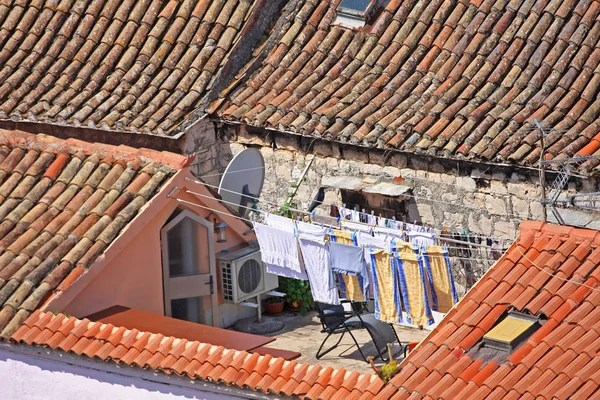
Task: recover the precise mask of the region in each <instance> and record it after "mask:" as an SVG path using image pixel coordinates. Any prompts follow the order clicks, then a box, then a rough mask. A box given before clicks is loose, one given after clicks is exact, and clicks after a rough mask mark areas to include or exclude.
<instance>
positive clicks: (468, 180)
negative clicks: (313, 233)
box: [186, 121, 600, 239]
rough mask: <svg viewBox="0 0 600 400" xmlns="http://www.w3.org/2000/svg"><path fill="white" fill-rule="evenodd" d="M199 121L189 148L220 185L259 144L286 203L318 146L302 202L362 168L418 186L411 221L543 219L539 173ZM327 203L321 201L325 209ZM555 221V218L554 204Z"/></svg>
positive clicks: (495, 229)
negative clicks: (468, 166)
mask: <svg viewBox="0 0 600 400" xmlns="http://www.w3.org/2000/svg"><path fill="white" fill-rule="evenodd" d="M194 129H195V131H193V132H190V133H191V134H188V137H187V140H186V142H187V143H186V149H187V151H188V152H192V151H197V159H196V162H195V163H194V164H193V165H192V171H193V172H194V173H195V174H196V175H197V176H200V177H202V178H203V179H204V180H205V181H206V182H207V183H209V184H211V185H218V182H219V180H220V176H219V173H222V172H223V171H224V169H225V168H226V167H227V164H228V163H229V161H230V160H231V159H232V158H233V156H234V155H235V154H237V153H239V152H240V151H242V150H243V149H245V148H246V147H248V146H254V147H259V148H260V151H261V153H262V155H263V157H264V159H265V164H266V180H265V186H264V188H263V194H262V196H263V198H264V200H265V201H267V202H272V203H276V204H280V203H283V201H284V200H285V198H286V195H287V193H288V192H289V191H290V188H291V183H292V182H295V181H296V180H297V179H298V178H299V176H300V174H301V173H302V171H303V169H304V167H305V165H306V162H307V159H309V158H310V157H312V156H313V154H316V159H315V161H314V162H313V164H312V166H311V168H310V170H309V171H308V173H307V175H306V178H307V180H306V182H304V183H303V184H301V185H300V188H299V190H298V193H297V195H296V198H295V201H297V202H298V206H299V208H300V209H306V208H307V207H308V205H309V204H310V202H311V200H312V199H313V197H314V196H315V194H316V191H317V189H318V188H319V187H320V186H321V185H322V183H323V180H324V178H325V179H327V178H329V177H334V176H345V177H346V176H347V177H357V176H360V177H363V178H365V179H372V180H373V181H393V180H394V178H397V177H401V178H402V179H405V180H407V181H408V182H410V183H411V184H412V186H413V190H412V195H411V196H412V197H411V199H410V201H409V209H408V211H409V212H408V215H407V220H408V221H414V220H417V221H420V222H422V223H425V224H429V225H433V226H434V227H436V228H442V227H448V228H452V229H454V228H459V229H468V230H470V231H472V232H474V233H478V234H483V235H490V236H494V237H502V238H510V239H512V238H514V237H515V236H516V235H517V229H518V226H519V223H520V221H522V220H524V219H533V220H542V219H543V206H542V205H541V203H540V202H539V199H540V187H539V184H538V177H537V173H529V174H527V173H519V172H510V173H507V172H503V171H494V172H489V167H487V168H483V167H481V168H480V169H477V168H476V169H473V170H471V171H470V173H468V174H465V173H464V171H460V170H450V169H449V167H448V166H447V165H443V164H442V162H441V161H433V162H423V161H418V160H412V159H411V160H409V159H408V157H407V155H404V154H393V155H391V156H390V157H388V159H387V160H385V162H384V160H383V157H382V156H381V155H380V154H377V153H375V152H369V151H359V150H355V149H354V148H353V147H352V146H348V147H346V148H344V149H343V155H341V154H339V153H340V152H339V151H336V146H330V145H328V144H327V143H325V144H322V143H318V144H315V145H314V146H313V147H312V149H311V150H312V151H311V152H310V154H308V155H305V154H304V153H303V152H302V151H299V149H298V145H297V139H296V138H294V137H292V138H290V139H287V138H286V137H285V136H278V137H277V138H276V148H275V149H273V143H272V142H271V141H269V140H265V139H264V138H262V137H260V136H258V135H252V134H248V133H247V132H245V129H239V127H235V126H234V127H225V128H220V129H215V126H214V125H213V123H211V122H209V121H203V123H202V124H199V125H197V126H196V127H194ZM217 131H218V132H217ZM232 132H233V133H232ZM287 136H292V135H287ZM551 179H552V178H551V177H549V181H550V180H551ZM588 186H589V187H587V188H584V190H586V189H587V190H588V191H591V190H597V189H594V187H593V186H594V184H593V182H591V181H590V183H589V184H588ZM567 192H568V193H571V194H572V193H574V192H575V186H574V184H571V185H570V188H569V190H568V191H566V192H565V195H566V194H567ZM563 197H564V195H563ZM334 201H337V202H338V203H341V198H340V192H339V190H337V189H327V190H326V198H325V202H326V203H331V202H334ZM324 211H326V210H325V208H324V207H321V209H320V211H319V213H322V212H324ZM561 215H562V216H563V218H564V219H565V221H566V222H567V223H568V224H572V225H578V226H587V227H590V228H594V229H600V222H599V221H596V218H595V215H594V214H593V213H589V212H582V211H578V210H575V209H562V210H561ZM548 221H549V222H556V220H555V219H554V217H553V215H552V213H551V212H550V211H549V210H548Z"/></svg>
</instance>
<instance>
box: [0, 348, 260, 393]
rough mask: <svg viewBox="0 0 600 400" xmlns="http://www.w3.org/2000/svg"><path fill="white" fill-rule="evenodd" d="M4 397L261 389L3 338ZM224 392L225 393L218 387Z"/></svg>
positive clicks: (0, 355) (0, 367) (0, 370)
mask: <svg viewBox="0 0 600 400" xmlns="http://www.w3.org/2000/svg"><path fill="white" fill-rule="evenodd" d="M0 376H1V377H2V380H3V382H4V384H3V385H2V391H1V392H2V396H1V398H2V399H11V400H21V399H27V400H32V399H86V400H87V399H111V400H121V399H123V400H135V399H144V400H166V399H169V400H172V399H203V400H224V399H236V398H237V399H239V398H260V397H263V396H261V395H260V394H258V393H254V392H249V391H248V392H247V393H243V392H242V391H241V390H236V389H231V388H228V387H227V386H224V385H219V386H218V387H217V386H216V385H212V384H209V383H204V382H197V383H191V382H190V381H189V379H188V380H185V379H182V378H179V377H176V376H173V377H168V376H166V375H165V374H162V373H154V372H153V371H145V370H141V369H136V368H132V367H127V366H125V367H117V365H116V364H114V363H112V362H106V363H104V362H99V361H93V360H89V359H85V358H84V357H76V356H73V355H70V354H64V353H62V352H54V351H49V350H47V349H43V348H27V347H25V346H9V345H6V344H4V343H3V344H0ZM219 392H220V393H219Z"/></svg>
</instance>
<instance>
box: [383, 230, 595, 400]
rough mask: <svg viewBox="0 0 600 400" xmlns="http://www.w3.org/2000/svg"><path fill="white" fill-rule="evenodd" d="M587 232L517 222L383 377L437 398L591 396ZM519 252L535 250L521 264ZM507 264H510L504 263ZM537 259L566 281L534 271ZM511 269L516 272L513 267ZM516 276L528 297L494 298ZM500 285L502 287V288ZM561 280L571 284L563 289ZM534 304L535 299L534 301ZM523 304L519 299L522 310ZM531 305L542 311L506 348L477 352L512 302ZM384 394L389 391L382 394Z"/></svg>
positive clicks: (401, 392)
mask: <svg viewBox="0 0 600 400" xmlns="http://www.w3.org/2000/svg"><path fill="white" fill-rule="evenodd" d="M555 228H556V229H555ZM587 232H588V231H587V230H585V229H573V228H567V229H564V228H563V227H558V226H555V225H550V224H544V223H534V222H523V223H522V225H521V234H520V236H519V238H518V239H517V241H516V242H515V244H514V245H513V249H512V250H510V251H509V252H507V253H506V254H504V255H503V256H502V258H501V259H500V260H498V262H497V263H496V264H495V266H494V267H492V269H491V270H490V271H489V272H488V273H487V274H486V275H485V277H484V278H482V280H480V281H479V282H477V284H476V285H475V286H474V287H473V289H472V290H471V291H470V292H469V293H468V294H467V295H466V296H465V297H464V298H463V299H462V300H461V302H460V303H459V304H458V305H457V307H456V309H455V312H454V313H449V314H448V315H447V316H446V318H445V319H444V320H442V321H441V322H440V323H439V325H438V327H437V328H436V329H435V330H434V331H433V332H431V333H430V334H429V336H428V337H427V338H425V339H424V342H423V343H424V344H423V345H421V346H419V347H417V348H416V349H415V350H414V351H413V352H412V353H410V355H409V356H408V358H407V359H406V360H405V361H403V363H402V364H401V366H402V370H401V372H400V373H399V374H398V375H397V376H396V377H394V378H393V379H392V380H391V384H392V385H393V386H394V387H396V388H398V389H397V391H396V394H397V395H398V396H400V398H411V396H412V398H417V397H419V398H424V397H425V396H431V397H432V398H444V399H449V398H509V399H513V398H515V399H516V398H546V399H549V398H551V397H552V396H557V394H558V393H560V394H561V395H560V396H558V398H567V397H568V398H571V397H574V398H577V397H578V396H579V398H584V397H585V396H588V397H589V396H591V395H592V394H594V395H597V393H596V391H597V390H598V386H599V385H600V374H598V373H597V372H596V371H597V368H598V365H600V357H598V354H600V336H599V335H600V330H597V327H598V326H600V322H599V318H600V314H598V315H596V312H595V306H596V305H597V304H598V303H599V302H600V295H598V293H597V292H598V290H600V285H599V282H598V280H596V278H595V277H593V276H591V275H592V274H594V272H596V271H597V268H596V266H597V265H600V263H599V262H598V260H596V261H591V260H590V257H591V256H592V255H593V254H595V253H597V251H596V248H597V246H598V244H597V243H595V242H591V241H590V240H588V237H589V235H588V234H587ZM583 243H585V246H588V249H587V250H586V251H583V250H582V249H581V245H582V244H583ZM533 249H536V250H533ZM533 251H535V252H536V253H532V252H533ZM550 251H552V252H555V251H556V254H560V257H561V260H562V262H557V263H556V264H555V265H553V266H551V267H549V262H551V260H552V259H553V258H554V259H555V260H557V261H558V258H555V255H556V254H554V253H552V254H551V253H550ZM523 253H524V254H536V255H535V256H532V257H531V258H529V257H528V258H529V259H530V260H532V261H533V263H532V262H526V263H525V262H524V259H523V257H522V254H523ZM594 257H595V256H594ZM566 262H568V263H569V265H568V268H561V266H563V265H564V263H566ZM538 263H539V264H538ZM508 264H511V265H512V266H513V269H511V268H508V267H507V265H508ZM590 264H592V265H593V267H592V268H590V266H589V265H590ZM542 266H543V267H545V268H548V269H549V272H550V273H551V274H557V273H560V274H561V275H560V276H561V278H562V279H568V280H573V282H564V281H561V282H562V284H561V285H557V284H556V280H555V279H554V278H553V277H552V276H548V275H547V274H545V273H544V272H542V271H541V270H540V268H542ZM516 269H520V271H518V272H517V273H515V272H514V271H516ZM582 269H585V270H586V273H585V274H581V270H582ZM507 271H508V273H507ZM567 272H568V273H567ZM539 274H545V275H546V278H543V279H542V278H539V282H538V283H535V281H534V283H533V284H534V285H535V286H536V287H535V288H534V287H533V286H529V285H531V284H532V280H531V278H527V279H523V278H522V277H523V276H529V277H537V276H539ZM578 274H580V275H581V276H584V277H585V276H588V279H587V280H584V279H579V280H577V279H578V278H577V276H578ZM516 275H519V277H518V278H517V277H516ZM519 279H523V283H524V284H525V285H527V287H528V288H530V290H531V291H532V292H531V293H530V294H529V295H528V299H533V300H531V301H530V303H529V304H527V303H525V302H524V301H522V300H520V299H521V296H522V295H518V296H516V297H513V298H510V297H504V299H505V300H506V302H505V303H501V304H497V303H495V302H496V301H497V299H496V298H497V297H498V291H501V292H503V293H510V292H511V291H512V288H515V287H518V286H519V285H520V284H519V283H518V281H519ZM577 282H579V283H577ZM503 285H506V286H507V287H506V288H502V286H503ZM567 285H570V286H573V288H572V289H569V290H568V291H565V289H564V288H565V286H567ZM583 285H585V286H583ZM526 290H527V289H525V291H526ZM525 291H523V293H525ZM558 293H561V295H557V294H558ZM490 299H491V300H490ZM540 299H544V301H543V302H542V301H541V300H540ZM519 303H520V304H519ZM536 303H540V305H538V306H536V305H535V304H536ZM523 304H527V307H525V308H524V309H523V307H524V306H523ZM532 306H533V308H536V309H538V308H540V309H542V312H546V314H545V315H542V322H543V324H542V326H541V327H540V328H538V329H537V331H535V332H534V333H533V334H532V335H531V336H530V337H529V338H528V339H527V340H526V341H525V342H524V343H523V344H522V345H520V347H518V348H517V349H516V350H515V351H513V352H512V353H506V354H497V353H496V355H495V357H494V358H493V359H492V360H490V359H489V358H488V357H487V356H485V355H480V350H479V348H478V346H475V343H477V341H478V340H479V339H480V338H481V337H482V336H483V334H485V333H486V332H487V331H489V329H491V328H492V327H493V326H494V324H495V323H496V322H497V321H498V320H499V319H501V318H502V316H503V315H504V313H505V312H507V311H511V310H513V309H515V308H517V309H518V310H520V311H522V312H529V311H530V307H532ZM465 329H466V330H465ZM463 331H464V332H463ZM457 332H461V333H460V336H461V337H463V339H462V342H461V343H460V344H458V347H456V348H454V347H452V346H453V345H455V342H456V335H457ZM450 349H452V350H450ZM434 355H439V357H433V356H434ZM434 359H435V360H434ZM596 376H598V378H595V377H596ZM595 379H597V380H598V382H596V380H595ZM442 382H443V384H442ZM386 390H388V389H386ZM392 395H393V394H392V393H391V392H390V394H389V396H392ZM389 396H388V397H389ZM415 396H417V397H415Z"/></svg>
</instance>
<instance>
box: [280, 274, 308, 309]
mask: <svg viewBox="0 0 600 400" xmlns="http://www.w3.org/2000/svg"><path fill="white" fill-rule="evenodd" d="M279 290H281V291H282V292H283V293H285V299H286V301H287V302H288V303H290V304H291V305H292V306H295V304H294V303H296V305H297V304H299V303H300V302H301V303H302V308H301V309H300V312H306V311H307V310H311V309H312V308H313V306H314V300H313V297H312V293H311V292H310V285H309V283H308V281H303V280H300V279H293V278H285V277H282V276H280V277H279Z"/></svg>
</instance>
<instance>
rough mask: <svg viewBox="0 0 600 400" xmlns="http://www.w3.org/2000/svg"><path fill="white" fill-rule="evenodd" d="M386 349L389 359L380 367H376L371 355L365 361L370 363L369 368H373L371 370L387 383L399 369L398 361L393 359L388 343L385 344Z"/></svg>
mask: <svg viewBox="0 0 600 400" xmlns="http://www.w3.org/2000/svg"><path fill="white" fill-rule="evenodd" d="M387 351H388V357H389V360H390V361H389V362H387V363H386V364H383V365H382V366H381V368H377V366H376V365H375V363H374V360H375V358H374V357H373V356H369V357H367V361H368V362H369V363H370V364H371V368H373V371H375V373H376V374H377V376H379V377H380V378H381V380H382V381H383V383H385V384H387V383H388V382H389V381H390V380H391V379H392V378H393V377H394V376H396V375H397V374H398V372H400V369H401V368H400V364H399V363H398V361H396V360H394V357H393V355H392V347H391V345H390V344H388V345H387Z"/></svg>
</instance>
